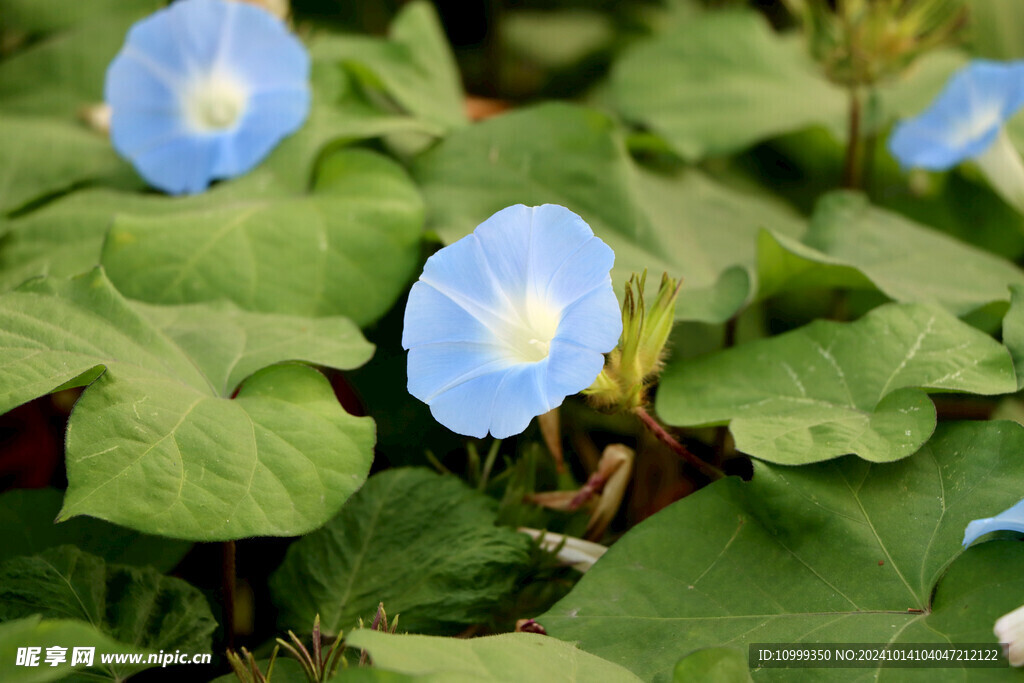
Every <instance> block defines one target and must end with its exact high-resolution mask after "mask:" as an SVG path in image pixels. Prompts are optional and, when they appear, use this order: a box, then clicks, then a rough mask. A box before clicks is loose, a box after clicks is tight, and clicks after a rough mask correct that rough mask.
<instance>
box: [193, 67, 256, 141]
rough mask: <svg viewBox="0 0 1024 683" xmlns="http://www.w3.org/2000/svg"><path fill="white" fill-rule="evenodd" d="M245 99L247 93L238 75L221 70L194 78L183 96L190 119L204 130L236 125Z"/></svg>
mask: <svg viewBox="0 0 1024 683" xmlns="http://www.w3.org/2000/svg"><path fill="white" fill-rule="evenodd" d="M248 103H249V95H248V93H247V92H246V89H245V88H244V87H243V86H242V84H241V83H240V82H239V81H238V79H236V78H234V77H232V76H230V75H228V74H225V73H222V72H221V73H218V72H215V73H211V74H206V75H204V76H201V77H198V78H196V79H195V80H194V81H193V82H192V83H191V84H190V86H189V87H188V88H187V90H186V92H185V94H184V98H183V105H184V108H185V116H186V117H187V119H188V121H189V123H190V124H191V126H192V128H193V129H195V130H197V131H201V132H204V133H216V132H219V131H223V130H228V129H230V128H233V127H235V126H236V125H237V124H238V122H239V120H241V118H242V116H243V115H244V114H245V110H246V106H247V105H248Z"/></svg>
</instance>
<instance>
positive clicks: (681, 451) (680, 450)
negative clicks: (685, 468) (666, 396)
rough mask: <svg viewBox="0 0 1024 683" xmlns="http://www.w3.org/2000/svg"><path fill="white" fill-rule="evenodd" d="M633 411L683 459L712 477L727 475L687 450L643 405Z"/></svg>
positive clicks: (660, 439) (718, 477)
mask: <svg viewBox="0 0 1024 683" xmlns="http://www.w3.org/2000/svg"><path fill="white" fill-rule="evenodd" d="M633 412H635V413H636V415H637V417H639V418H640V421H641V422H643V423H644V426H645V427H647V428H648V429H649V430H651V433H652V434H654V435H655V436H656V437H658V440H659V441H661V442H662V443H663V444H665V445H666V446H668V447H669V448H671V449H672V451H673V452H674V453H675V454H676V455H678V456H679V457H681V458H682V459H683V460H685V461H686V462H688V463H690V464H691V465H693V466H694V467H696V468H697V469H699V470H700V471H701V472H703V473H704V474H706V475H707V476H709V477H711V478H712V479H721V478H722V477H724V476H725V473H724V472H722V470H720V469H718V468H717V467H715V466H714V465H711V464H709V463H706V462H704V461H703V460H701V459H700V458H698V457H697V456H696V455H694V454H693V453H691V452H690V451H689V450H687V448H686V446H684V445H683V444H681V443H679V442H678V441H676V439H675V437H674V436H672V435H671V434H669V433H668V430H666V429H665V428H664V427H662V426H661V425H660V424H659V423H658V421H657V420H656V419H654V417H653V416H652V415H651V414H650V413H648V412H647V411H646V410H644V409H643V408H642V407H641V408H636V409H635V410H634V411H633Z"/></svg>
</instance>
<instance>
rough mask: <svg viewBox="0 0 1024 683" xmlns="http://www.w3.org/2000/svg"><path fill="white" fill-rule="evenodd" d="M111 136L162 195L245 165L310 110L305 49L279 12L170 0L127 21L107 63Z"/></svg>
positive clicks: (222, 1)
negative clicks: (122, 40)
mask: <svg viewBox="0 0 1024 683" xmlns="http://www.w3.org/2000/svg"><path fill="white" fill-rule="evenodd" d="M105 97H106V101H107V102H108V103H109V104H110V105H111V107H112V109H113V114H112V118H111V122H110V137H111V141H112V142H113V144H114V148H115V149H117V151H118V153H120V154H121V155H122V156H124V157H126V158H127V159H129V160H130V161H131V162H132V164H134V165H135V168H136V169H137V170H138V171H139V173H140V174H141V175H142V176H143V177H144V178H145V179H146V180H147V181H148V182H149V183H150V184H152V185H153V186H155V187H157V188H159V189H161V190H164V191H165V192H168V193H170V194H182V193H194V192H201V191H202V190H204V189H206V187H207V186H208V185H209V184H210V182H211V181H212V180H215V179H218V178H230V177H233V176H237V175H240V174H242V173H245V172H247V171H249V170H250V169H252V168H253V167H254V166H255V165H256V164H257V163H259V162H260V161H261V160H262V159H263V158H264V157H265V156H266V155H267V154H268V153H269V152H270V150H272V149H273V148H274V147H275V146H276V145H277V144H278V142H280V141H281V139H282V138H284V137H285V136H286V135H289V134H290V133H292V132H294V131H295V130H296V129H298V128H299V127H300V126H301V125H302V123H303V121H305V120H306V116H307V115H308V113H309V104H310V90H309V56H308V54H307V53H306V50H305V48H304V47H303V46H302V43H300V42H299V41H298V39H297V38H295V36H293V35H292V34H291V33H289V31H288V29H287V28H286V27H285V25H284V23H282V22H281V21H280V20H279V19H277V18H276V17H274V16H273V15H272V14H270V13H269V12H267V11H266V10H264V9H261V8H259V7H256V6H254V5H250V4H245V3H240V2H229V1H228V0H178V2H175V3H173V4H171V5H170V6H169V7H167V8H165V9H162V10H160V11H158V12H155V13H154V14H152V15H150V16H149V17H147V18H145V19H143V20H142V21H140V22H138V23H137V24H135V25H134V26H133V27H132V28H131V30H130V31H129V32H128V37H127V39H126V42H125V45H124V47H122V48H121V51H120V52H119V53H118V55H117V56H116V57H115V58H114V61H112V62H111V63H110V66H109V68H108V69H107V79H106V87H105Z"/></svg>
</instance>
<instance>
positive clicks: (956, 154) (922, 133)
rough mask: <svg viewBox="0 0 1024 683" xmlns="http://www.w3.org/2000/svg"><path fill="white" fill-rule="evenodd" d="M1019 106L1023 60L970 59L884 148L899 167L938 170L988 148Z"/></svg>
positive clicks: (1021, 103) (1023, 103)
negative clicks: (886, 147) (926, 107)
mask: <svg viewBox="0 0 1024 683" xmlns="http://www.w3.org/2000/svg"><path fill="white" fill-rule="evenodd" d="M1022 106H1024V62H993V61H988V60H982V59H978V60H974V61H972V62H971V63H970V64H968V65H967V66H965V67H964V68H962V69H960V70H959V71H958V72H956V73H955V74H954V75H953V77H952V78H950V79H949V83H947V84H946V87H945V89H944V90H943V91H942V93H940V94H939V96H938V97H937V98H936V99H935V101H934V102H933V103H932V105H931V106H930V107H929V108H928V109H926V110H925V111H924V112H922V113H921V114H919V115H918V116H916V117H914V118H912V119H908V120H906V121H903V122H901V123H900V124H899V125H898V126H897V127H896V130H895V131H893V134H892V137H890V138H889V150H890V151H891V152H892V154H893V156H894V157H896V159H897V160H898V161H899V162H900V164H902V165H903V166H904V167H907V168H909V167H914V168H925V169H929V170H933V171H942V170H945V169H948V168H952V167H953V166H956V165H957V164H959V163H960V162H962V161H966V160H968V159H975V158H976V157H978V156H980V155H981V154H982V153H984V152H986V151H987V150H989V148H991V147H992V145H993V143H995V142H996V140H997V138H998V137H999V135H1000V133H1001V132H1002V129H1003V124H1004V123H1006V121H1007V120H1008V119H1009V118H1010V117H1011V116H1013V115H1014V114H1016V113H1017V111H1018V110H1019V109H1020V108H1021V107H1022Z"/></svg>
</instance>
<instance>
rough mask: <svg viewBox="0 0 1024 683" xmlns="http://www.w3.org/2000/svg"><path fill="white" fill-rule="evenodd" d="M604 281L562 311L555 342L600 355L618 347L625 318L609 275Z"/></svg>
mask: <svg viewBox="0 0 1024 683" xmlns="http://www.w3.org/2000/svg"><path fill="white" fill-rule="evenodd" d="M605 280H606V281H605V283H604V284H603V285H601V286H599V287H597V288H596V289H593V290H591V291H590V293H589V294H586V295H585V296H583V298H581V299H578V300H576V301H575V303H573V304H571V305H570V306H569V307H568V308H567V309H565V311H563V313H562V320H561V322H559V324H558V333H557V334H556V335H555V339H556V340H562V341H567V342H572V343H573V344H576V345H577V346H582V347H583V348H586V349H591V350H592V351H598V352H600V353H606V352H608V351H610V350H611V349H612V348H614V347H615V345H616V344H617V343H618V342H619V337H621V336H622V314H621V312H620V311H619V300H618V299H617V298H616V297H615V290H613V289H612V281H611V278H609V277H608V275H607V274H606V275H605ZM585 388H586V387H584V389H585Z"/></svg>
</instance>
